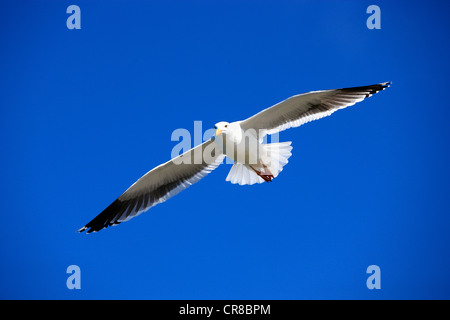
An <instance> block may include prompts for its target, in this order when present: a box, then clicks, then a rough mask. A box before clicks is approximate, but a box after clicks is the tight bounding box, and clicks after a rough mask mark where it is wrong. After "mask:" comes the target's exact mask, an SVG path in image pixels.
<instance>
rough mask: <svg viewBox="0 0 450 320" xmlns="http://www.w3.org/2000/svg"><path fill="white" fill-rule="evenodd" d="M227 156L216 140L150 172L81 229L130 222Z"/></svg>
mask: <svg viewBox="0 0 450 320" xmlns="http://www.w3.org/2000/svg"><path fill="white" fill-rule="evenodd" d="M224 157H225V156H224V155H223V154H222V152H220V151H219V150H218V148H216V147H215V143H214V141H213V139H211V140H209V141H206V142H204V143H203V144H201V145H198V146H197V147H195V148H193V149H190V150H188V151H186V152H185V153H183V154H181V155H179V156H178V157H175V158H173V159H172V160H170V161H168V162H166V163H164V164H162V165H160V166H158V167H156V168H154V169H153V170H151V171H149V172H147V174H145V175H144V176H143V177H141V178H140V179H139V180H138V181H136V182H135V183H134V184H133V185H132V186H131V187H129V188H128V190H126V191H125V192H124V193H123V194H122V195H121V196H120V197H119V198H117V200H115V201H114V202H113V203H112V204H111V205H109V206H108V207H107V208H106V209H105V210H103V211H102V212H101V213H100V214H99V215H98V216H97V217H95V218H94V219H93V220H92V221H90V222H89V223H88V224H86V225H85V226H84V227H82V228H81V229H80V230H78V231H79V232H83V231H85V230H87V233H90V232H96V231H99V230H101V229H103V228H107V227H109V226H112V225H118V224H119V223H121V222H124V221H128V220H130V219H131V218H133V217H136V216H138V215H139V214H141V213H142V212H145V211H147V210H148V209H150V208H151V207H153V206H155V205H157V204H158V203H162V202H164V201H166V200H167V199H169V198H171V197H173V196H174V195H176V194H178V193H179V192H180V191H182V190H184V189H186V188H187V187H189V186H191V185H192V184H194V183H196V182H198V181H199V180H200V179H202V178H203V177H205V176H206V175H207V174H208V173H210V172H211V171H213V170H214V169H215V168H217V167H218V166H219V165H220V164H221V163H222V161H223V158H224Z"/></svg>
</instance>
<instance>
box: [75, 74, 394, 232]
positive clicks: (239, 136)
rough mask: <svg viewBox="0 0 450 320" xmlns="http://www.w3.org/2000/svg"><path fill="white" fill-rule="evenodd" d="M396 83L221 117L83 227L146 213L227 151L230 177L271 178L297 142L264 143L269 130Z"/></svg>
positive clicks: (237, 180) (244, 180)
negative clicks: (211, 132) (200, 139)
mask: <svg viewBox="0 0 450 320" xmlns="http://www.w3.org/2000/svg"><path fill="white" fill-rule="evenodd" d="M390 84H391V82H384V83H379V84H374V85H369V86H361V87H352V88H342V89H331V90H321V91H311V92H307V93H303V94H298V95H295V96H292V97H290V98H288V99H286V100H284V101H281V102H280V103H277V104H275V105H274V106H272V107H270V108H267V109H265V110H263V111H261V112H259V113H257V114H255V115H254V116H252V117H250V118H248V119H246V120H243V121H236V122H231V123H229V122H225V121H222V122H218V123H217V124H216V125H215V129H216V135H215V136H214V137H212V138H211V139H210V140H208V141H206V142H204V143H202V144H200V145H198V146H196V147H194V148H192V149H190V150H188V151H186V152H184V153H183V154H181V155H179V156H177V157H175V158H173V159H171V160H170V161H168V162H166V163H163V164H161V165H159V166H157V167H156V168H154V169H152V170H150V171H149V172H147V173H146V174H145V175H144V176H142V177H141V178H140V179H139V180H137V181H136V182H135V183H134V184H133V185H131V186H130V187H129V188H128V189H127V190H126V191H125V192H124V193H123V194H122V195H121V196H120V197H119V198H117V199H116V200H115V201H114V202H113V203H111V204H110V205H109V206H108V207H107V208H106V209H105V210H103V211H102V212H101V213H100V214H99V215H97V216H96V217H95V218H94V219H93V220H91V221H90V222H89V223H87V224H86V225H85V226H84V227H82V228H81V229H79V230H78V232H83V231H86V230H87V231H86V233H91V232H97V231H100V230H102V229H104V228H107V227H109V226H115V225H118V224H120V223H122V222H124V221H128V220H130V219H131V218H134V217H136V216H138V215H140V214H141V213H143V212H145V211H147V210H149V209H150V208H151V207H153V206H155V205H157V204H158V203H162V202H164V201H166V200H167V199H169V198H171V197H173V196H174V195H176V194H178V193H179V192H180V191H182V190H184V189H186V188H187V187H189V186H191V185H193V184H194V183H196V182H198V181H200V180H201V179H202V178H204V177H205V176H206V175H208V174H209V173H210V172H212V171H213V170H214V169H215V168H217V167H218V166H219V165H220V164H221V163H222V162H223V159H224V158H225V156H228V157H229V158H231V159H232V160H233V161H234V164H233V166H232V168H231V169H230V172H229V174H228V176H227V177H226V181H229V182H231V183H233V184H239V185H253V184H255V183H264V182H271V181H272V180H273V179H274V178H276V177H277V176H278V174H279V173H280V172H281V171H282V169H283V167H284V166H285V165H286V164H287V163H288V159H289V157H290V156H291V155H292V154H291V150H292V146H291V142H281V143H270V144H268V143H263V138H264V137H265V136H266V135H272V134H275V133H278V132H280V131H283V130H286V129H289V128H294V127H298V126H301V125H302V124H305V123H307V122H310V121H313V120H317V119H320V118H323V117H326V116H329V115H331V114H332V113H333V112H335V111H337V110H339V109H344V108H346V107H348V106H352V105H354V104H355V103H357V102H360V101H362V100H364V99H365V98H367V97H370V96H371V95H373V94H375V93H377V92H379V91H382V90H384V89H386V88H387V87H389V86H390Z"/></svg>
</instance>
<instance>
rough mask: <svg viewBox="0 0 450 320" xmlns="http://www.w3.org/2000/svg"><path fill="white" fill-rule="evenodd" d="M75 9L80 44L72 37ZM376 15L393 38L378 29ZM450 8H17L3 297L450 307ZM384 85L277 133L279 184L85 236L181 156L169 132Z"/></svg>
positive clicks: (184, 4) (212, 181)
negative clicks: (371, 280) (445, 303)
mask: <svg viewBox="0 0 450 320" xmlns="http://www.w3.org/2000/svg"><path fill="white" fill-rule="evenodd" d="M71 4H76V5H78V6H79V7H80V8H81V30H68V29H67V27H66V19H67V17H68V16H69V15H68V14H67V13H66V8H67V7H68V6H69V5H71ZM371 4H377V5H379V7H380V8H381V30H369V29H368V28H367V27H366V19H367V18H368V17H369V15H368V14H367V13H366V9H367V7H368V6H369V5H371ZM449 9H450V7H449V4H448V2H445V1H427V2H419V1H293V0H290V1H206V0H203V1H73V2H72V1H70V2H68V1H8V2H6V1H4V2H2V4H1V10H0V24H1V28H0V43H1V50H0V70H1V73H0V74H1V76H0V88H1V89H0V90H1V94H0V112H1V114H0V122H1V125H0V130H1V136H2V139H1V141H0V147H1V151H2V157H1V160H0V161H1V170H0V174H1V181H2V183H1V184H0V194H1V196H0V197H1V201H2V210H1V214H2V222H1V224H0V239H1V240H0V243H1V263H0V298H3V299H11V298H14V299H113V298H114V299H335V298H337V299H416V298H417V299H418V298H425V299H428V298H446V299H449V298H450V276H449V270H450V256H449V252H450V236H449V233H448V232H449V227H450V205H449V201H448V195H449V191H450V190H449V178H450V171H449V160H450V159H449V130H450V129H449V128H450V126H449V125H448V122H449V118H450V106H449V102H448V98H447V97H446V96H447V94H448V92H449V89H448V80H449V76H448V75H449V72H450V68H449V67H450V63H449V59H448V56H449V40H448V35H449V31H450V28H449V26H450V22H449V20H448V12H449ZM384 81H392V82H393V85H392V87H391V88H389V89H387V90H386V91H384V92H381V93H379V94H377V95H375V96H374V97H372V98H370V99H368V100H366V101H364V102H363V103H360V104H357V105H355V106H353V107H351V108H348V109H346V110H343V111H339V112H337V113H335V114H333V115H332V116H331V117H328V118H325V119H322V120H319V121H316V122H313V123H308V124H306V125H304V126H302V127H300V128H297V129H292V130H289V131H285V132H283V133H281V135H280V138H281V140H282V141H293V147H294V149H293V156H292V157H291V158H290V162H289V164H288V165H287V166H286V167H285V170H284V171H283V172H282V174H281V175H280V176H279V177H278V178H277V179H275V180H274V182H272V183H270V184H263V185H257V186H251V187H249V186H247V187H240V186H236V185H232V184H230V183H227V182H225V177H226V175H227V173H228V171H229V169H230V167H231V166H230V165H223V166H221V167H219V168H218V169H217V170H216V171H214V172H213V173H212V174H210V175H209V176H208V177H206V178H205V179H204V180H202V181H201V182H199V183H198V184H196V185H194V186H193V187H191V188H189V189H188V190H186V191H184V192H182V193H181V194H179V195H177V196H176V197H174V198H172V199H170V200H169V201H168V202H166V203H164V204H161V205H158V206H156V207H154V208H152V209H151V210H150V211H148V212H147V213H145V214H142V215H141V216H139V217H138V218H135V219H133V220H131V221H129V222H127V223H124V224H122V225H120V226H118V227H114V228H109V229H106V230H103V231H101V232H99V233H96V234H90V235H86V234H78V233H76V232H75V231H76V230H77V229H78V228H80V227H82V226H83V225H84V224H85V223H86V222H88V221H90V220H91V219H92V218H93V217H95V216H96V215H97V214H98V213H99V212H101V211H102V210H103V209H104V208H105V207H106V206H107V205H109V204H110V203H111V202H112V201H114V200H115V199H116V197H118V196H119V195H120V194H121V193H122V192H123V191H125V190H126V189H127V188H128V187H129V186H130V185H131V184H132V183H133V182H134V181H135V180H136V179H138V178H139V177H140V176H141V175H143V174H144V173H146V172H147V171H148V170H150V169H152V168H153V167H155V166H157V165H159V164H161V163H163V162H165V161H167V160H169V159H170V153H171V150H172V148H173V147H174V145H175V144H176V142H172V141H171V140H170V137H171V134H172V131H173V130H174V129H177V128H186V129H188V130H192V129H193V126H194V121H195V120H197V121H200V120H201V121H203V128H204V129H205V130H206V129H207V128H210V127H212V126H213V125H214V124H215V123H216V122H219V121H222V120H225V121H236V120H241V119H244V118H246V117H248V116H250V115H253V114H254V113H256V112H258V111H260V110H261V109H263V108H267V107H269V106H271V105H273V104H275V103H277V102H279V101H281V100H283V99H285V98H287V97H289V96H291V95H294V94H298V93H302V92H306V91H311V90H322V89H332V88H340V87H347V86H359V85H368V84H373V83H378V82H384ZM69 265H78V266H79V267H80V268H81V290H68V289H67V288H66V279H67V277H68V276H69V275H68V274H66V268H67V267H68V266H69ZM369 265H378V266H379V267H380V268H381V289H380V290H369V289H367V287H366V279H367V277H368V274H366V268H367V267H368V266H369Z"/></svg>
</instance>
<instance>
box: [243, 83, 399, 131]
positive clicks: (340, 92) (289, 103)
mask: <svg viewBox="0 0 450 320" xmlns="http://www.w3.org/2000/svg"><path fill="white" fill-rule="evenodd" d="M390 84H391V83H390V82H384V83H380V84H374V85H371V86H364V87H354V88H344V89H333V90H323V91H312V92H308V93H303V94H299V95H296V96H292V97H290V98H288V99H286V100H284V101H281V102H280V103H278V104H276V105H274V106H272V107H270V108H268V109H265V110H263V111H261V112H259V113H257V114H255V115H254V116H252V117H250V118H248V119H246V120H244V121H242V122H241V123H240V125H241V128H242V129H244V130H248V129H254V130H256V132H257V133H258V135H259V138H262V137H264V136H265V135H266V134H273V133H277V132H280V131H283V130H286V129H289V128H293V127H298V126H301V125H302V124H304V123H307V122H309V121H312V120H317V119H320V118H323V117H326V116H329V115H330V114H332V113H333V112H335V111H336V110H339V109H343V108H346V107H348V106H352V105H354V104H355V103H357V102H360V101H362V100H364V99H365V98H367V97H370V96H371V95H373V94H375V93H377V92H379V91H381V90H384V89H385V88H387V87H389V85H390Z"/></svg>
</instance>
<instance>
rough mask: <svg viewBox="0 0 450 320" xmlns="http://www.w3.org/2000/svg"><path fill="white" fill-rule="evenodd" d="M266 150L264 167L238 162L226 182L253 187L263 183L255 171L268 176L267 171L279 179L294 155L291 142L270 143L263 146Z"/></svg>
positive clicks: (263, 160)
mask: <svg viewBox="0 0 450 320" xmlns="http://www.w3.org/2000/svg"><path fill="white" fill-rule="evenodd" d="M262 146H263V147H264V149H265V151H266V152H265V156H264V157H263V159H261V160H262V162H263V164H264V165H252V167H253V168H254V169H252V167H250V165H248V164H242V163H239V162H236V163H235V164H234V165H233V167H231V170H230V172H229V173H228V176H227V178H226V181H230V182H231V183H233V184H239V185H252V184H255V183H263V182H264V179H263V178H261V177H260V176H258V175H257V174H256V172H255V170H260V171H261V172H265V173H266V174H267V170H268V171H269V172H270V173H271V174H272V175H273V177H277V176H278V174H279V173H280V172H281V171H282V170H283V167H284V166H285V165H286V164H287V163H288V159H289V157H290V156H291V155H292V153H291V150H292V147H291V142H290V141H288V142H281V143H270V144H263V145H262Z"/></svg>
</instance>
